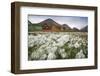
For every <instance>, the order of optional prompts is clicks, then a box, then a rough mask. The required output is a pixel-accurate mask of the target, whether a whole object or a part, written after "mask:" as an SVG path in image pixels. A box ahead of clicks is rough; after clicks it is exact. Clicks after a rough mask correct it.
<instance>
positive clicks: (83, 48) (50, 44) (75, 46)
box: [28, 32, 88, 61]
mask: <svg viewBox="0 0 100 76" xmlns="http://www.w3.org/2000/svg"><path fill="white" fill-rule="evenodd" d="M87 37H88V36H87V32H30V33H29V34H28V60H30V61H32V60H57V59H83V58H87V57H88V40H87Z"/></svg>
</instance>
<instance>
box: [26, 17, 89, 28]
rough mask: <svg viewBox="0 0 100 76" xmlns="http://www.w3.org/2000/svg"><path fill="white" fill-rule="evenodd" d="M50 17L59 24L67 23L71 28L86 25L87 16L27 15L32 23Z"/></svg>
mask: <svg viewBox="0 0 100 76" xmlns="http://www.w3.org/2000/svg"><path fill="white" fill-rule="evenodd" d="M48 18H50V19H52V20H54V21H56V22H57V23H59V24H61V25H62V24H67V25H69V26H70V27H71V28H74V27H76V28H78V29H81V28H83V27H85V26H86V25H88V17H79V16H53V15H28V20H29V21H31V22H32V23H39V22H41V21H44V20H46V19H48Z"/></svg>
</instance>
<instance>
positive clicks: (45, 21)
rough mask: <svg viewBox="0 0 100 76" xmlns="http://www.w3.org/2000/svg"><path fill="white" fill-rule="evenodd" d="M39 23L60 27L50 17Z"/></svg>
mask: <svg viewBox="0 0 100 76" xmlns="http://www.w3.org/2000/svg"><path fill="white" fill-rule="evenodd" d="M39 24H41V25H48V26H58V27H61V25H60V24H58V23H57V22H55V21H54V20H52V19H50V18H49V19H46V20H44V21H42V22H40V23H39Z"/></svg>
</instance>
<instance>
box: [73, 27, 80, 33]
mask: <svg viewBox="0 0 100 76" xmlns="http://www.w3.org/2000/svg"><path fill="white" fill-rule="evenodd" d="M72 30H73V31H75V32H79V31H80V30H79V29H78V28H76V27H74V28H73V29H72Z"/></svg>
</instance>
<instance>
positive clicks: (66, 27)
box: [62, 24, 71, 29]
mask: <svg viewBox="0 0 100 76" xmlns="http://www.w3.org/2000/svg"><path fill="white" fill-rule="evenodd" d="M62 27H63V28H65V29H71V27H69V26H68V25H67V24H63V25H62Z"/></svg>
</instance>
